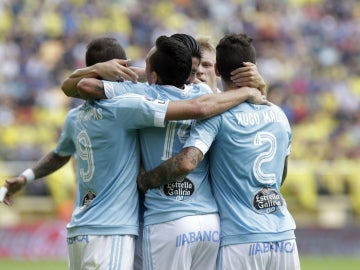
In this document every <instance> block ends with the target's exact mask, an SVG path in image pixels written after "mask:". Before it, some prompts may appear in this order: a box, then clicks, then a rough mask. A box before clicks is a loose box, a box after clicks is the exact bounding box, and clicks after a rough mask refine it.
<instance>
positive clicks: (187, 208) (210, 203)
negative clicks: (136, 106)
mask: <svg viewBox="0 0 360 270" xmlns="http://www.w3.org/2000/svg"><path fill="white" fill-rule="evenodd" d="M104 87H105V92H106V96H107V97H108V98H111V97H113V96H117V95H122V94H124V93H129V92H136V93H140V94H146V95H150V96H153V97H154V98H160V99H165V100H185V99H193V98H196V97H199V96H200V95H204V94H211V93H212V91H211V89H210V88H209V87H208V86H207V85H205V84H190V85H186V86H185V89H182V90H181V89H179V88H176V87H174V86H169V85H156V84H153V85H150V87H144V86H143V84H141V83H136V84H135V87H134V83H132V82H125V83H114V82H104ZM194 122H195V121H194V120H183V121H168V122H167V123H166V126H165V128H157V127H149V128H144V129H140V130H139V134H140V144H141V158H142V162H143V165H144V168H145V170H146V171H148V170H152V169H154V168H155V167H157V166H158V165H160V164H161V163H162V162H164V161H165V160H167V159H169V158H170V157H172V156H174V155H176V154H178V153H179V152H180V151H181V149H182V147H183V145H184V143H185V142H186V140H187V138H188V137H189V134H190V130H191V127H192V125H193V124H194ZM208 177H209V170H208V160H207V159H206V158H205V159H204V160H203V161H202V162H201V164H200V165H199V166H198V168H197V169H196V170H195V171H194V172H192V173H191V174H189V175H188V176H187V177H186V178H184V179H182V180H181V181H177V182H173V183H169V184H167V185H164V186H162V187H160V188H155V189H149V190H148V191H147V192H146V194H145V214H144V224H145V225H149V224H156V223H162V222H167V221H171V220H175V219H178V218H181V217H184V216H188V215H198V214H209V213H217V211H218V210H217V206H216V202H215V199H214V196H213V194H212V191H211V187H210V182H209V179H208Z"/></svg>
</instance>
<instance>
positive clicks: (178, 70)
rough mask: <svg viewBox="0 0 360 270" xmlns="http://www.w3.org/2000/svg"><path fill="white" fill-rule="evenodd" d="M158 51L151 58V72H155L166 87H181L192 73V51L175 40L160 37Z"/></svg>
mask: <svg viewBox="0 0 360 270" xmlns="http://www.w3.org/2000/svg"><path fill="white" fill-rule="evenodd" d="M155 46H156V51H155V52H154V53H153V54H152V55H151V56H150V59H149V63H150V71H155V72H156V73H157V75H158V76H159V78H160V80H161V83H162V84H164V85H173V86H176V87H181V86H183V85H184V84H185V82H186V80H187V79H188V78H189V76H190V72H191V65H192V61H191V54H190V51H189V50H188V49H187V48H186V47H185V46H184V45H183V44H182V43H181V42H179V41H177V40H176V39H175V38H172V37H167V36H160V37H158V38H157V39H156V43H155Z"/></svg>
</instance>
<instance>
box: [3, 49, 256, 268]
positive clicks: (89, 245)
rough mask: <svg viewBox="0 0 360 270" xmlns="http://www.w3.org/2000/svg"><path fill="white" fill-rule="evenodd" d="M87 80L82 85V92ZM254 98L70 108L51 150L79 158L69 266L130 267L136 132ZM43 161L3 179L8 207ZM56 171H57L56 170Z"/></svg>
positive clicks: (42, 171) (123, 101)
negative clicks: (19, 173)
mask: <svg viewBox="0 0 360 270" xmlns="http://www.w3.org/2000/svg"><path fill="white" fill-rule="evenodd" d="M176 50H177V51H179V53H180V54H181V55H182V57H183V59H184V61H186V62H188V63H190V62H191V57H190V54H189V53H188V52H187V50H186V49H184V48H183V47H182V46H180V47H179V46H178V47H177V48H176ZM190 69H191V65H190V64H189V65H185V66H184V70H182V72H181V74H179V76H180V77H177V78H176V80H178V81H181V80H183V83H184V82H185V80H186V79H187V78H188V76H189V73H190ZM87 83H88V82H87V81H86V80H83V81H80V82H79V87H82V86H84V85H87ZM143 86H146V87H148V88H150V86H149V85H143ZM249 91H251V90H249ZM249 93H250V94H249ZM249 93H248V94H245V95H243V96H242V97H240V98H239V97H238V96H239V95H238V94H234V95H233V96H231V95H229V96H227V97H226V96H225V95H222V96H221V97H218V98H217V99H216V101H215V100H214V98H213V97H210V96H211V95H207V96H202V97H200V98H197V99H195V100H189V101H181V102H172V101H168V100H162V99H156V98H153V97H146V96H139V95H134V94H129V95H123V96H119V97H116V98H114V99H111V100H103V101H87V102H86V103H84V104H83V105H81V106H79V107H77V108H75V109H73V110H71V111H70V112H69V114H68V116H67V118H66V121H65V124H64V128H63V131H62V134H61V137H60V139H59V142H58V145H57V147H56V149H55V150H54V153H55V154H56V155H58V156H60V157H62V158H63V159H64V160H68V159H69V158H70V156H71V155H73V154H75V153H76V155H77V156H78V175H77V178H78V185H79V186H78V190H77V194H76V202H75V208H74V212H73V216H72V219H71V221H70V223H69V224H68V248H69V268H70V269H86V267H87V265H95V266H98V267H99V268H98V269H108V268H109V267H111V266H120V267H121V268H122V269H132V267H133V257H134V241H135V240H134V236H136V235H137V233H138V224H137V222H138V212H137V211H138V209H137V208H138V199H137V189H136V176H137V174H138V171H139V145H138V140H137V132H136V129H138V128H141V127H144V126H162V125H163V124H164V120H171V119H186V118H199V117H200V118H203V117H207V116H210V115H212V114H216V113H218V112H219V111H221V110H224V108H225V107H228V106H231V104H232V103H233V104H235V103H237V102H239V101H240V100H242V99H244V96H247V97H249V96H250V95H253V96H256V95H258V93H257V92H256V91H254V92H249ZM251 93H252V94H251ZM259 96H260V95H259ZM259 96H258V98H259ZM234 100H237V101H234ZM124 153H125V154H124ZM46 161H47V157H46V158H45V159H43V160H41V161H39V162H38V164H37V165H35V167H34V168H32V169H27V170H25V171H24V173H22V174H21V175H20V176H19V177H17V178H13V179H8V180H7V181H6V184H5V186H6V187H7V188H8V190H9V191H8V193H7V195H6V198H5V201H4V202H5V203H6V204H11V197H12V195H13V194H14V193H16V192H17V191H18V190H20V189H21V188H22V187H23V186H24V185H25V183H26V182H30V181H32V180H34V179H36V178H39V177H43V176H45V175H47V174H48V173H49V171H50V169H51V168H49V167H47V166H45V165H44V164H45V163H46ZM115 164H116V166H114V165H115ZM53 166H54V167H52V169H54V168H55V167H56V166H58V165H57V164H53ZM57 168H59V167H57ZM54 170H55V169H54Z"/></svg>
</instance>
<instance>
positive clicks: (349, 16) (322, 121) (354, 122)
mask: <svg viewBox="0 0 360 270" xmlns="http://www.w3.org/2000/svg"><path fill="white" fill-rule="evenodd" d="M0 18H1V20H0V59H1V66H0V82H1V83H0V130H1V132H0V162H8V161H35V160H38V159H39V158H40V157H42V156H43V155H44V154H45V153H46V152H47V151H49V150H50V149H52V148H53V147H54V145H55V143H56V140H57V138H58V135H59V131H60V129H61V126H62V123H63V120H64V118H65V115H66V112H67V111H68V109H69V108H71V107H73V106H76V105H77V104H79V102H80V101H79V100H75V99H71V98H67V97H65V95H64V94H63V93H62V91H61V90H60V85H61V83H62V81H63V79H64V78H65V76H67V75H68V74H69V73H70V72H71V71H73V70H74V69H75V68H80V67H84V66H85V63H84V52H85V49H86V45H87V43H88V42H89V40H91V39H92V38H94V37H98V36H112V37H115V38H117V39H118V40H119V41H120V42H121V43H122V44H123V46H124V48H125V50H126V52H127V55H128V58H129V59H131V60H132V64H133V65H136V66H144V58H145V55H146V53H147V51H148V50H149V49H150V48H151V47H152V45H153V44H154V41H155V39H156V37H158V36H159V35H162V34H165V35H170V34H173V33H176V32H180V33H187V34H190V35H193V36H195V37H196V36H198V35H209V36H211V37H212V38H213V40H214V41H215V43H216V41H217V40H219V39H220V38H221V37H222V36H223V35H224V34H226V33H230V32H245V33H247V34H248V35H250V36H251V37H252V38H253V39H254V45H255V47H256V49H257V53H258V55H257V59H258V63H257V64H258V70H259V72H260V73H261V74H262V76H263V77H264V79H265V80H266V81H267V83H268V86H269V88H268V89H269V93H268V97H269V99H270V100H271V101H272V102H274V103H276V104H278V105H280V106H281V107H282V108H283V110H284V111H285V113H286V114H287V116H288V117H289V120H290V122H291V125H292V128H293V148H292V154H291V162H290V167H289V184H288V189H289V191H291V190H293V191H294V192H299V191H298V189H305V191H302V192H303V196H305V197H304V198H303V199H300V201H304V206H305V207H309V208H312V207H314V205H316V195H317V194H321V193H332V192H335V193H344V194H350V195H351V196H352V202H353V203H354V205H359V206H360V202H358V201H356V200H359V199H356V198H359V197H360V196H359V194H360V188H359V184H357V182H360V181H357V180H356V177H357V175H359V168H358V166H357V164H356V163H357V162H358V160H359V159H360V110H359V104H360V103H359V100H360V99H359V98H360V46H359V44H360V27H359V25H360V2H359V1H357V0H347V1H338V0H193V1H191V0H173V1H169V0H163V1H156V0H147V1H141V0H112V1H110V0H109V1H103V0H42V1H31V0H2V1H1V2H0ZM300 193H301V192H300ZM309 194H310V195H309ZM309 198H310V199H309ZM311 198H312V199H311ZM354 209H355V207H354ZM359 209H360V207H359Z"/></svg>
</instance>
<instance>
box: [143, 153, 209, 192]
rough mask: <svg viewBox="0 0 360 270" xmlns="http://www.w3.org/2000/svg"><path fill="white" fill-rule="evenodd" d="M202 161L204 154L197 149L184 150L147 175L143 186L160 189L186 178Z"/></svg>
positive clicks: (144, 176) (144, 177)
mask: <svg viewBox="0 0 360 270" xmlns="http://www.w3.org/2000/svg"><path fill="white" fill-rule="evenodd" d="M201 159H202V152H201V151H200V150H198V149H197V148H195V147H188V148H185V149H183V150H182V151H181V152H180V153H179V154H178V155H176V156H174V157H172V158H170V159H168V160H167V161H165V162H163V163H162V164H161V165H159V166H158V167H157V168H155V169H154V170H151V171H149V172H147V173H145V174H144V175H143V177H142V179H141V184H142V185H143V186H144V187H146V188H147V189H148V188H154V187H159V186H162V185H165V184H167V183H171V182H175V181H179V180H182V179H183V178H185V176H186V175H187V174H189V173H190V172H191V171H192V170H194V169H195V168H196V166H197V165H198V164H199V162H200V161H201Z"/></svg>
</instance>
